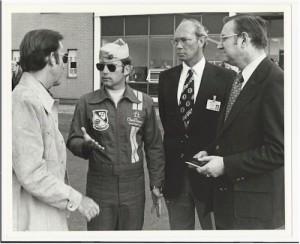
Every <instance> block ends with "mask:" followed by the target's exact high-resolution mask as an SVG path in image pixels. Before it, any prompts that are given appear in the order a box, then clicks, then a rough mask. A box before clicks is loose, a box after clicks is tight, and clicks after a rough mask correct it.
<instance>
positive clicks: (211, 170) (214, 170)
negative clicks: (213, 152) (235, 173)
mask: <svg viewBox="0 0 300 244" xmlns="http://www.w3.org/2000/svg"><path fill="white" fill-rule="evenodd" d="M207 155H208V154H207V152H206V151H200V152H199V153H197V154H196V155H195V156H194V158H197V159H198V160H199V161H200V162H207V163H206V164H205V165H204V166H202V167H195V168H196V170H197V172H198V173H200V174H203V175H205V176H206V177H214V178H216V177H219V176H221V175H223V174H224V173H225V168H224V161H223V157H219V156H207Z"/></svg>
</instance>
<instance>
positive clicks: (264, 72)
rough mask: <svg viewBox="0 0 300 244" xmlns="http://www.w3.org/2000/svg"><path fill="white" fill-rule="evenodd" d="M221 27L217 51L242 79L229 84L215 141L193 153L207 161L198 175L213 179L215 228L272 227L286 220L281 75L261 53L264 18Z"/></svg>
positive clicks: (264, 39)
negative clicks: (235, 69)
mask: <svg viewBox="0 0 300 244" xmlns="http://www.w3.org/2000/svg"><path fill="white" fill-rule="evenodd" d="M224 23H225V25H224V27H223V29H222V33H221V37H220V43H219V45H218V49H220V50H222V52H223V54H224V57H225V62H228V63H230V64H232V65H235V66H237V67H238V68H239V69H240V70H241V73H240V74H239V75H238V77H240V78H242V79H236V82H234V83H233V85H232V88H231V92H230V95H229V99H228V100H229V101H228V104H227V105H226V110H224V111H223V113H222V114H221V116H220V123H219V127H218V132H217V136H216V140H214V142H213V143H212V144H211V146H209V147H208V148H207V152H206V151H202V152H200V153H198V154H197V155H196V156H197V157H199V158H201V157H202V158H201V159H200V160H201V161H206V162H208V163H207V164H206V165H205V166H203V167H201V168H197V171H198V172H199V173H201V174H204V175H208V176H212V177H215V183H214V191H213V211H214V215H215V221H216V226H217V229H275V228H278V227H281V226H283V225H284V216H285V215H284V101H283V100H284V99H283V79H284V75H283V71H282V70H281V69H280V68H279V67H278V65H276V64H275V63H273V62H272V61H271V60H270V59H269V58H268V57H266V54H265V52H264V49H265V47H266V45H267V37H266V22H265V21H264V20H263V19H262V18H260V17H255V16H250V15H236V16H232V17H229V18H226V19H224ZM238 84H240V86H241V87H240V89H239V88H238V86H239V85H238ZM238 90H241V91H238ZM207 154H209V155H217V156H206V155H207ZM203 156H204V157H203Z"/></svg>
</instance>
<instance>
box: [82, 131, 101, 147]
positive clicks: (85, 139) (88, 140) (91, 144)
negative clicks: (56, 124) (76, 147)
mask: <svg viewBox="0 0 300 244" xmlns="http://www.w3.org/2000/svg"><path fill="white" fill-rule="evenodd" d="M81 131H82V133H83V143H84V147H85V148H86V149H87V150H93V149H97V150H105V148H104V147H103V146H101V145H100V144H99V143H98V142H96V141H95V140H94V139H93V138H91V137H90V135H89V134H88V133H86V130H85V128H84V127H81Z"/></svg>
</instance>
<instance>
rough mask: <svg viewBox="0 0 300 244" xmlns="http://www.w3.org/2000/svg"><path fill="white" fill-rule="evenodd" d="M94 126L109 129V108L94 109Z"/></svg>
mask: <svg viewBox="0 0 300 244" xmlns="http://www.w3.org/2000/svg"><path fill="white" fill-rule="evenodd" d="M92 120H93V128H94V129H95V130H97V131H103V130H107V129H108V127H109V124H108V117H107V110H105V109H98V110H93V119H92Z"/></svg>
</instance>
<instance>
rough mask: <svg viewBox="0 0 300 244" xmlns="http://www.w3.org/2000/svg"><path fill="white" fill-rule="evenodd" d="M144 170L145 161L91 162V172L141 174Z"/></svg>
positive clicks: (100, 173)
mask: <svg viewBox="0 0 300 244" xmlns="http://www.w3.org/2000/svg"><path fill="white" fill-rule="evenodd" d="M143 171H144V168H143V162H137V163H132V164H121V165H111V164H102V163H98V164H95V163H93V164H90V165H89V173H92V174H98V175H122V176H123V175H124V176H126V175H127V174H130V175H132V174H135V173H136V174H140V173H141V172H143Z"/></svg>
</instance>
